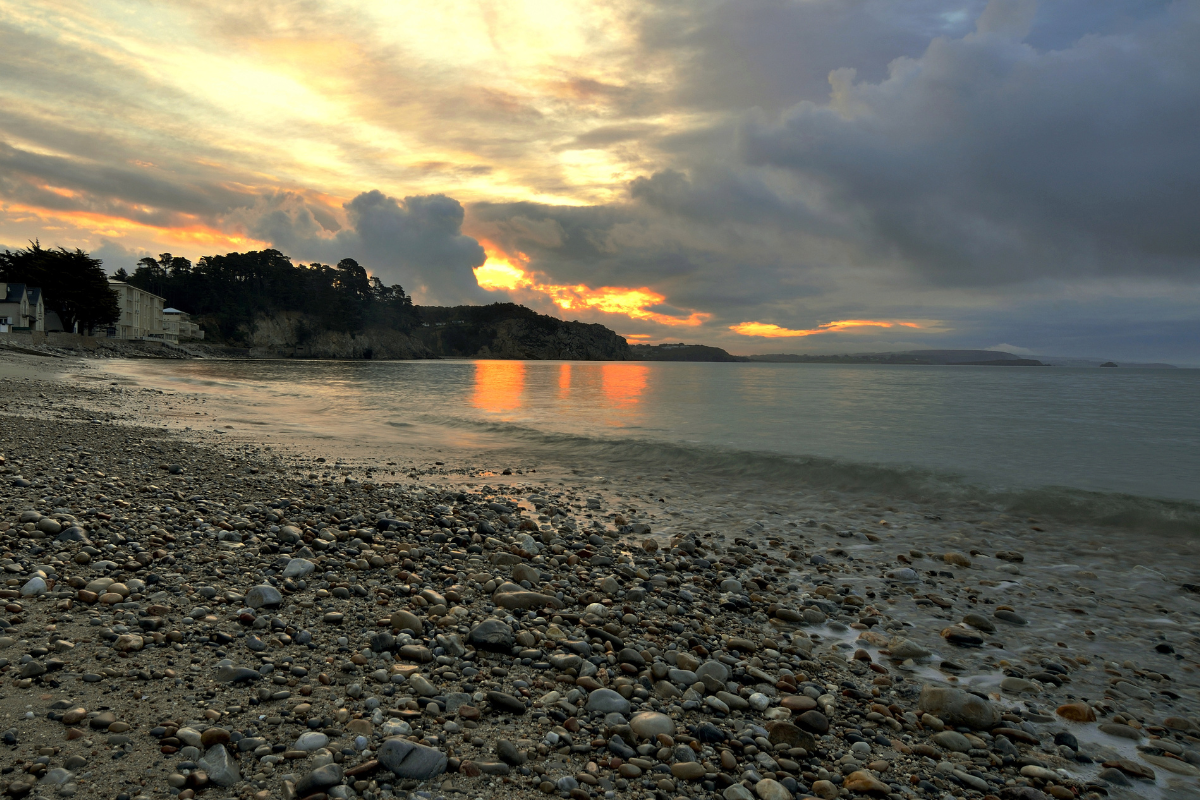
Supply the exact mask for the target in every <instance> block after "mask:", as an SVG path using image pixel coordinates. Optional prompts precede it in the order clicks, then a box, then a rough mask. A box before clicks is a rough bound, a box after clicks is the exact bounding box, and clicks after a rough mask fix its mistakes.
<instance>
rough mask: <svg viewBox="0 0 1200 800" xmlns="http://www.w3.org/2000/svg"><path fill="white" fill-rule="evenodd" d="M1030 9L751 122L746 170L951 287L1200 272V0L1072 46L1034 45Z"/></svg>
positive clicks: (874, 251)
mask: <svg viewBox="0 0 1200 800" xmlns="http://www.w3.org/2000/svg"><path fill="white" fill-rule="evenodd" d="M1031 18H1032V15H1031V8H1030V4H1029V3H1026V2H1015V1H1014V2H1002V0H993V2H992V3H991V4H989V6H988V8H987V10H986V11H985V13H984V15H983V16H982V17H981V18H980V20H979V26H978V27H979V30H978V32H973V33H969V34H967V35H965V36H963V37H961V38H957V39H948V38H937V39H934V40H933V41H932V42H931V43H930V44H929V46H928V48H927V49H926V50H925V52H924V53H922V54H921V55H920V56H918V57H915V58H912V57H903V58H899V59H896V60H895V61H893V62H892V63H891V65H890V66H889V69H888V75H887V76H886V77H885V78H884V79H882V80H879V81H877V82H871V81H864V80H861V79H859V78H858V77H857V76H856V73H855V72H854V70H852V69H839V70H835V71H833V72H832V73H831V74H830V84H831V93H830V97H829V99H828V101H826V102H823V103H815V102H811V101H804V102H801V103H799V104H797V105H795V106H793V107H792V108H790V109H788V110H787V111H785V112H783V113H782V114H781V115H780V116H779V117H778V118H777V119H775V120H771V121H769V120H764V119H751V120H749V121H748V122H747V123H746V125H745V127H744V129H743V149H744V154H745V158H746V160H747V162H748V163H750V164H752V165H756V166H760V167H768V168H775V169H781V170H785V171H787V172H788V173H790V174H791V175H792V176H793V177H794V178H795V179H796V180H797V181H798V182H800V183H801V184H802V185H805V186H807V187H808V188H809V190H810V191H811V192H812V193H813V195H814V196H815V198H816V199H815V200H813V201H812V202H811V203H810V207H811V208H813V209H820V210H821V212H822V213H823V214H824V215H825V216H826V217H827V218H828V219H830V220H831V221H832V222H835V223H839V224H845V225H850V226H852V227H853V229H854V231H855V235H856V237H857V238H858V240H859V241H860V242H861V244H862V245H863V246H864V247H865V248H866V252H867V253H869V257H870V258H871V259H872V260H874V261H876V262H886V261H887V260H889V259H894V260H895V261H896V262H898V263H899V264H901V265H903V266H904V267H905V268H907V269H908V270H910V271H911V272H912V273H913V274H914V275H917V276H921V277H923V278H925V279H928V280H931V281H936V282H937V283H939V284H941V285H948V284H949V285H964V286H965V285H979V284H1002V283H1011V282H1017V281H1023V280H1028V279H1031V278H1037V277H1044V276H1047V275H1061V276H1077V277H1079V276H1082V277H1087V276H1095V275H1113V274H1139V275H1146V274H1159V275H1175V276H1191V277H1195V276H1196V275H1197V274H1198V273H1200V226H1197V225H1196V224H1195V198H1196V197H1197V196H1200V154H1198V152H1197V150H1196V147H1195V131H1196V127H1197V125H1198V124H1200V112H1198V111H1197V109H1200V49H1197V48H1196V47H1195V42H1196V41H1197V39H1198V38H1200V7H1197V6H1196V5H1195V4H1191V3H1179V4H1176V5H1173V6H1171V7H1170V8H1169V9H1167V10H1166V11H1165V12H1164V13H1162V14H1160V15H1158V16H1155V17H1153V18H1151V19H1149V20H1146V21H1144V22H1142V23H1140V24H1138V25H1137V26H1135V27H1134V28H1133V29H1132V30H1129V31H1127V32H1124V33H1122V34H1120V35H1111V36H1100V35H1088V36H1084V37H1082V38H1080V39H1079V40H1078V41H1076V42H1074V43H1073V44H1071V45H1070V46H1068V47H1066V48H1065V49H1061V50H1054V51H1043V50H1038V49H1037V48H1035V47H1033V46H1031V45H1030V44H1028V43H1026V42H1024V41H1022V38H1023V36H1024V35H1025V32H1026V31H1027V30H1028V28H1029V26H1030V24H1031Z"/></svg>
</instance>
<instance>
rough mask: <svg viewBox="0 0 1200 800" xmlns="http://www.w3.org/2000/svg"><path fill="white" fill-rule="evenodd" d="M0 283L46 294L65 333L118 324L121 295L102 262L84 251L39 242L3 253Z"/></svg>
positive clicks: (45, 301) (46, 302) (44, 301)
mask: <svg viewBox="0 0 1200 800" xmlns="http://www.w3.org/2000/svg"><path fill="white" fill-rule="evenodd" d="M0 281H3V282H5V283H23V284H25V285H26V286H28V287H31V288H36V289H41V290H42V304H43V305H44V306H45V307H46V310H47V311H53V312H55V313H56V314H58V318H59V319H60V320H61V321H62V324H63V329H64V330H68V331H72V330H75V326H76V324H78V325H79V330H80V331H81V332H86V331H87V330H89V329H91V328H96V327H103V326H106V325H109V324H110V323H113V322H116V321H117V318H118V317H120V315H121V309H120V307H119V306H118V305H117V293H116V292H114V291H113V290H112V289H111V288H109V285H108V276H107V275H105V274H104V267H103V266H102V265H101V263H100V259H98V258H92V257H91V256H90V255H89V254H87V253H85V252H84V251H82V250H79V249H75V250H68V249H66V248H65V247H55V248H51V249H47V248H44V247H42V245H41V243H40V242H38V241H36V240H35V241H32V242H30V243H29V246H28V247H23V248H20V249H19V250H16V251H11V250H5V251H4V252H3V253H0Z"/></svg>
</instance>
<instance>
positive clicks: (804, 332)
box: [729, 319, 921, 339]
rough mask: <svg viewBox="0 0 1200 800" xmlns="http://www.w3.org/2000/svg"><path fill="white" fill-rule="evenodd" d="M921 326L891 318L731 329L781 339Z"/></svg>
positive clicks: (743, 324)
mask: <svg viewBox="0 0 1200 800" xmlns="http://www.w3.org/2000/svg"><path fill="white" fill-rule="evenodd" d="M896 327H900V328H920V327H921V326H920V325H918V324H917V323H915V322H895V321H890V320H872V319H839V320H834V321H833V322H826V323H823V324H821V325H818V326H817V327H815V328H809V329H795V328H783V327H780V326H779V325H772V324H771V323H769V322H739V323H738V324H737V325H730V326H729V330H731V331H733V332H734V333H740V334H741V335H742V336H763V337H766V338H768V339H780V338H787V337H794V336H815V335H817V334H818V333H834V332H835V331H843V330H847V329H849V328H896Z"/></svg>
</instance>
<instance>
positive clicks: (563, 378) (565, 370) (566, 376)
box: [558, 364, 571, 400]
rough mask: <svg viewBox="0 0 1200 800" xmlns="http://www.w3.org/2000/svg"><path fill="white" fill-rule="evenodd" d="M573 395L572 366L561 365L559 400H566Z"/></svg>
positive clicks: (559, 372)
mask: <svg viewBox="0 0 1200 800" xmlns="http://www.w3.org/2000/svg"><path fill="white" fill-rule="evenodd" d="M570 394H571V365H570V364H560V365H559V367H558V399H559V400H565V399H567V396H568V395H570Z"/></svg>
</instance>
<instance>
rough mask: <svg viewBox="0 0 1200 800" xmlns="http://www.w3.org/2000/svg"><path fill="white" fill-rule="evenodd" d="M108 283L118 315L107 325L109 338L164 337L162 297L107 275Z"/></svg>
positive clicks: (165, 334)
mask: <svg viewBox="0 0 1200 800" xmlns="http://www.w3.org/2000/svg"><path fill="white" fill-rule="evenodd" d="M108 285H109V287H110V288H111V289H112V290H113V291H115V292H116V293H117V305H118V306H119V307H120V309H121V317H120V319H118V320H117V321H116V322H115V323H113V324H112V325H109V326H108V336H109V338H112V339H166V338H167V332H166V330H165V329H164V327H163V299H162V298H161V297H159V296H158V295H156V294H151V293H150V292H147V291H145V290H144V289H139V288H137V287H136V286H130V285H129V284H128V283H125V282H124V281H118V280H113V279H112V278H109V280H108Z"/></svg>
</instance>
